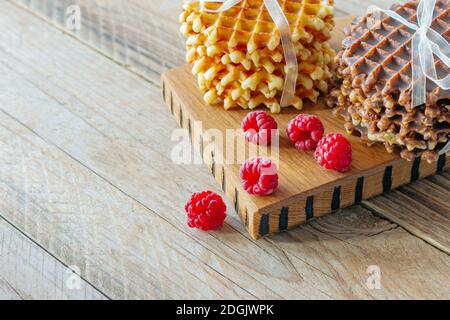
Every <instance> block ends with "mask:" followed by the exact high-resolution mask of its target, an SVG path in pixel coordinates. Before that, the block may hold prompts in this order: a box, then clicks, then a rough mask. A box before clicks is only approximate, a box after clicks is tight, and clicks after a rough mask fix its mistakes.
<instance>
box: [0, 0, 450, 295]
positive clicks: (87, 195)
mask: <svg viewBox="0 0 450 320" xmlns="http://www.w3.org/2000/svg"><path fill="white" fill-rule="evenodd" d="M98 2H100V1H98ZM98 2H97V3H98ZM27 3H28V4H31V3H33V4H34V5H39V4H45V3H50V2H48V1H47V0H43V1H35V0H32V1H27ZM52 3H53V4H54V5H57V4H58V3H61V1H53V2H52ZM86 3H87V2H86ZM89 3H91V4H92V7H90V8H91V10H94V8H95V7H94V5H95V2H94V1H90V2H89ZM102 3H103V4H104V5H105V6H107V4H108V3H113V2H112V1H111V2H110V1H104V2H103V1H102ZM142 3H144V2H142ZM145 3H148V2H147V1H146V2H145ZM44 7H45V6H44V5H43V7H36V8H34V9H33V10H35V11H36V12H41V13H42V12H44V11H45V10H46V9H42V8H44ZM47 10H48V11H51V12H53V10H54V8H53V7H50V6H49V7H47ZM91 16H92V17H94V16H95V15H93V14H92V15H91ZM171 19H172V18H171ZM172 21H174V20H172ZM130 23H131V22H130ZM147 23H148V22H147ZM92 25H94V26H95V25H96V24H95V22H92ZM97 26H98V24H97ZM160 26H161V28H163V25H162V24H160ZM0 27H1V28H2V30H5V32H3V33H1V34H0V66H1V68H0V69H1V74H2V76H1V77H0V81H1V85H2V88H4V90H2V91H1V92H0V109H1V110H2V114H1V116H0V122H1V125H0V141H1V144H2V147H1V148H0V152H1V153H2V155H1V156H2V159H7V160H6V161H3V162H2V164H1V166H0V171H1V175H0V176H1V177H2V179H3V180H2V181H1V183H0V197H1V198H2V202H0V213H1V214H2V215H3V216H5V217H7V218H8V220H9V221H11V222H13V223H14V225H15V226H16V227H17V228H20V230H22V231H23V232H25V233H26V234H27V235H28V236H30V237H31V238H33V239H34V240H36V241H37V242H38V243H39V244H41V245H42V246H43V247H45V248H46V249H47V250H48V251H49V252H51V253H52V254H53V255H55V256H56V257H58V259H60V260H61V261H64V263H66V264H69V265H77V266H79V267H80V269H81V274H82V276H83V277H84V278H85V279H87V280H88V281H89V282H90V283H92V284H93V285H94V286H96V287H98V288H99V289H100V290H101V291H104V292H105V293H107V294H108V296H109V297H111V298H139V299H145V298H191V299H193V298H207V299H208V298H218V299H223V298H225V299H226V298H244V299H248V298H255V297H256V298H277V299H281V298H367V299H368V298H377V297H385V298H402V297H411V298H424V297H434V298H437V299H442V298H449V297H450V294H449V292H448V288H447V287H445V286H442V283H445V282H444V281H445V279H446V277H447V275H448V273H449V268H450V266H449V264H450V262H449V256H448V255H446V254H444V253H442V252H440V251H438V250H436V249H434V248H432V247H431V246H428V245H427V244H426V243H424V242H423V241H421V240H419V239H417V238H415V237H413V236H411V235H410V234H409V233H407V232H405V231H404V230H403V229H402V228H398V226H397V225H395V224H392V223H388V222H386V221H385V220H382V219H380V218H378V217H375V216H373V215H372V214H371V213H370V212H367V211H364V210H362V209H361V208H359V207H356V208H354V209H351V210H345V211H344V212H342V213H341V214H338V215H332V216H329V217H325V218H323V219H321V220H319V221H317V222H314V223H313V224H312V225H310V226H305V227H301V228H297V229H295V230H292V231H289V232H287V233H285V234H282V235H277V236H276V237H275V238H273V239H272V238H269V239H265V240H263V241H259V242H254V241H252V240H250V239H249V238H248V235H247V233H246V231H245V229H244V228H243V227H242V226H241V224H240V222H239V221H238V219H237V216H236V215H235V213H234V212H233V210H229V218H228V219H227V222H226V224H225V225H224V227H223V228H222V229H221V230H219V231H216V232H213V233H208V234H205V233H201V232H197V231H194V230H190V229H187V228H186V227H185V221H184V217H183V214H182V212H181V211H180V208H182V207H183V204H184V202H185V200H186V199H187V197H188V196H189V194H190V193H191V192H193V191H197V190H200V189H205V188H210V189H213V190H216V189H215V183H214V181H213V179H212V178H211V177H210V173H209V171H208V170H206V168H204V167H203V166H198V167H196V166H194V167H193V166H176V165H174V164H172V163H171V161H170V158H169V155H170V150H171V148H172V146H173V143H170V142H168V138H169V137H170V136H171V133H172V131H173V129H174V128H176V123H175V122H174V121H173V120H172V119H171V115H170V114H169V113H168V112H167V111H166V109H165V107H164V105H163V102H162V100H161V98H160V94H159V88H157V87H153V86H151V85H150V84H149V83H147V82H146V81H144V80H142V78H140V77H137V76H134V75H132V74H130V73H129V72H126V71H125V70H124V69H123V68H122V67H119V66H118V65H117V64H115V63H113V62H112V61H111V60H109V59H107V58H105V57H102V56H100V55H98V53H96V52H93V51H92V50H90V49H88V48H86V47H85V46H80V44H79V42H77V41H74V40H73V39H71V37H68V36H67V35H64V34H63V33H61V32H58V31H56V30H54V29H52V28H51V27H50V26H49V25H48V24H46V23H43V22H41V21H39V19H37V18H36V17H33V16H31V15H30V14H27V13H25V12H23V11H21V10H18V9H17V8H14V7H13V6H11V5H8V4H7V3H4V2H3V3H1V4H0ZM97 31H98V29H97ZM93 33H94V32H93ZM103 37H105V38H108V37H107V36H103ZM20 39H22V40H23V41H19V40H20ZM104 41H106V40H104ZM161 41H163V40H161ZM125 43H126V42H125ZM115 45H116V46H120V45H121V44H120V41H117V42H116V44H115ZM118 50H119V49H118ZM103 53H104V52H103ZM180 57H181V56H180ZM181 58H182V57H181ZM118 79H120V81H119V80H118ZM11 83H14V84H15V85H14V86H11ZM228 205H229V207H231V204H229V203H228ZM359 210H362V211H359ZM335 218H338V220H337V221H336V220H334V219H335ZM367 219H368V220H367ZM319 222H320V223H321V225H316V223H319ZM327 222H328V223H327ZM324 225H325V226H324ZM397 257H398V259H397ZM372 264H378V265H379V266H380V268H381V270H382V274H383V279H386V281H384V280H382V282H381V283H382V287H381V289H380V290H375V291H374V290H370V289H369V288H368V287H367V286H366V281H367V277H368V276H369V275H368V274H367V273H366V270H367V267H368V266H369V265H372ZM13 286H14V284H13Z"/></svg>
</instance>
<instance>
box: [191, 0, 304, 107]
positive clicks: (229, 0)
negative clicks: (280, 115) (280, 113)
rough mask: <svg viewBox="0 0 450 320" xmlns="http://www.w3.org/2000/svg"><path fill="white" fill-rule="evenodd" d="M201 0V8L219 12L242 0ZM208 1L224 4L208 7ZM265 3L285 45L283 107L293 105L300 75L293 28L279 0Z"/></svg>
mask: <svg viewBox="0 0 450 320" xmlns="http://www.w3.org/2000/svg"><path fill="white" fill-rule="evenodd" d="M198 1H199V2H200V9H201V10H204V11H206V12H212V13H218V12H224V11H227V10H228V9H230V8H232V7H234V6H235V5H236V4H238V3H240V2H241V1H242V0H198ZM206 2H214V3H222V5H221V6H220V7H219V8H218V9H215V10H212V9H207V8H206V7H205V3H206ZM264 4H265V6H266V8H267V11H268V12H269V15H270V17H271V18H272V20H273V22H274V23H275V24H276V26H277V28H278V30H279V31H280V34H281V43H282V46H283V52H284V60H285V61H286V77H285V80H284V87H283V93H282V95H281V101H280V105H281V107H287V106H290V105H292V102H293V98H294V96H295V88H296V86H297V77H298V63H297V55H296V54H295V48H294V44H293V43H292V35H291V29H290V26H289V22H288V20H287V18H286V16H285V15H284V13H283V10H282V9H281V7H280V5H279V4H278V1H277V0H264Z"/></svg>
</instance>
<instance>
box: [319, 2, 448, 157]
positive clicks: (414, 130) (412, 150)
mask: <svg viewBox="0 0 450 320" xmlns="http://www.w3.org/2000/svg"><path fill="white" fill-rule="evenodd" d="M417 4H418V1H410V2H408V3H406V4H404V5H394V6H393V7H392V8H391V10H393V11H395V12H397V13H398V14H399V15H401V16H403V17H404V18H405V19H407V20H410V21H413V22H414V23H416V8H417ZM449 4H450V0H438V1H437V4H436V8H435V10H434V19H433V24H432V28H433V29H434V30H436V31H437V32H439V33H440V34H442V35H443V36H444V37H445V38H446V39H447V40H450V27H449V26H450V7H449ZM374 22H375V21H374V17H373V15H372V14H368V15H366V16H365V17H363V18H359V19H357V20H355V22H354V23H353V25H352V26H351V27H350V28H349V29H348V30H346V31H345V33H346V38H345V39H344V41H343V43H342V50H341V51H340V52H339V54H338V55H337V57H336V62H337V65H338V67H337V76H336V89H334V90H332V92H331V94H330V96H329V100H328V101H329V104H330V106H332V107H335V108H336V113H338V114H341V115H342V116H344V118H345V120H346V128H347V130H348V131H349V132H354V131H356V132H359V134H361V136H362V137H363V138H364V139H366V140H367V141H369V142H383V143H384V144H385V145H386V148H387V149H388V151H391V152H392V151H394V150H395V149H396V148H397V147H398V148H400V150H401V155H402V156H403V157H404V158H407V159H410V160H411V159H413V158H414V157H416V156H420V155H421V156H422V157H423V158H425V159H426V160H428V161H434V160H436V159H437V157H438V152H439V150H440V149H441V148H442V147H443V146H444V145H445V143H446V142H447V141H448V140H449V134H450V113H449V111H450V110H449V109H450V91H449V90H442V89H441V88H439V87H438V86H436V84H434V82H432V81H430V80H428V81H427V100H426V103H425V104H424V105H422V106H418V107H416V108H413V107H412V106H411V86H412V76H411V74H412V72H411V63H412V61H411V60H412V59H411V39H412V35H413V32H414V31H413V30H411V29H409V28H408V27H406V26H405V25H403V24H401V23H400V22H398V21H396V20H394V19H392V18H390V17H389V16H387V15H384V14H383V15H382V20H381V24H377V23H374ZM436 69H437V73H438V75H439V76H441V77H442V76H446V75H447V74H448V73H449V68H447V67H446V66H445V65H444V64H443V63H442V61H440V60H438V59H436Z"/></svg>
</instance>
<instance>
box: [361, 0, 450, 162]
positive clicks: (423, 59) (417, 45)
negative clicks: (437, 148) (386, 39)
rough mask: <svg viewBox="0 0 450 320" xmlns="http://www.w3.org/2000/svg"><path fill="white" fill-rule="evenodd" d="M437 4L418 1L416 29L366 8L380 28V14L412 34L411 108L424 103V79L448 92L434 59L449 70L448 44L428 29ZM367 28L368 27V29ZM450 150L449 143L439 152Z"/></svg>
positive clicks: (433, 0)
mask: <svg viewBox="0 0 450 320" xmlns="http://www.w3.org/2000/svg"><path fill="white" fill-rule="evenodd" d="M435 6H436V0H421V1H420V2H419V4H418V6H417V12H416V16H417V25H416V24H414V23H412V22H411V21H408V20H406V19H405V18H403V17H402V16H400V15H399V14H398V13H396V12H394V11H392V10H383V9H380V8H378V7H377V6H369V8H368V12H369V13H373V14H374V18H375V21H378V22H377V23H378V24H381V17H380V12H383V13H384V14H386V15H388V16H390V17H391V18H393V19H395V20H397V21H399V22H400V23H402V24H404V25H405V26H407V27H408V28H410V29H412V30H414V31H415V33H414V35H413V37H412V53H411V56H412V85H411V86H412V90H411V107H412V108H415V107H417V106H420V105H423V104H424V103H425V102H426V93H427V79H430V80H431V81H433V82H434V83H435V84H436V85H437V86H439V87H440V88H442V89H443V90H449V89H450V74H448V75H447V76H446V77H444V78H442V79H439V78H438V76H437V72H436V65H435V60H434V55H436V57H438V58H439V59H441V61H442V62H443V63H444V64H445V65H447V67H450V58H449V56H450V44H449V43H448V42H447V40H445V39H444V37H442V36H441V35H440V34H439V33H437V32H436V31H435V30H433V29H432V28H431V25H432V23H433V12H434V8H435ZM369 27H370V26H369ZM449 150H450V142H449V143H447V145H446V146H445V147H444V148H443V149H442V150H441V152H440V154H443V153H445V152H447V151H449Z"/></svg>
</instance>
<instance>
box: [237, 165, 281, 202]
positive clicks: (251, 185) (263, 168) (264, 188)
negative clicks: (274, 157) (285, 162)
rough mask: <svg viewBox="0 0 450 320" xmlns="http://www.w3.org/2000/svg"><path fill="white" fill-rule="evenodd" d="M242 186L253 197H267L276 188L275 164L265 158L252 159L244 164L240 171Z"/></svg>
mask: <svg viewBox="0 0 450 320" xmlns="http://www.w3.org/2000/svg"><path fill="white" fill-rule="evenodd" d="M240 175H241V179H242V186H243V187H244V189H245V190H246V191H247V192H248V193H250V194H254V195H258V196H267V195H270V194H272V193H273V192H274V191H275V189H276V188H277V187H278V174H277V168H276V166H275V164H274V163H273V162H272V161H271V160H270V159H267V158H263V157H258V158H252V159H250V160H247V161H245V162H244V164H243V165H242V166H241V171H240Z"/></svg>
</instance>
